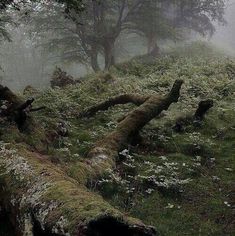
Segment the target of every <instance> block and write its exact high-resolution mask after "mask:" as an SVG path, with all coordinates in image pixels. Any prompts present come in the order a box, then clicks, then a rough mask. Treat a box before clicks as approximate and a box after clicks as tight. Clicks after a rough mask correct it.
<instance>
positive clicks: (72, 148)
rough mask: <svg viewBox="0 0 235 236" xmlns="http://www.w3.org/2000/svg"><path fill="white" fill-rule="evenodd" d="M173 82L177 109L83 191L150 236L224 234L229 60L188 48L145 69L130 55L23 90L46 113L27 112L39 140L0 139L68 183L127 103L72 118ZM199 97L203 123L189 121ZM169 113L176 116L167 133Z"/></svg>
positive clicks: (232, 88) (230, 160)
mask: <svg viewBox="0 0 235 236" xmlns="http://www.w3.org/2000/svg"><path fill="white" fill-rule="evenodd" d="M176 79H182V80H184V85H183V87H182V91H181V97H180V99H179V101H178V103H176V104H172V105H171V106H170V108H169V109H168V110H167V111H164V112H162V113H161V115H160V116H159V117H157V118H156V119H154V120H152V121H151V122H150V123H149V124H148V125H147V126H146V127H144V128H143V129H142V131H141V133H140V135H141V138H140V140H139V141H140V142H138V144H137V145H129V146H127V147H125V148H124V149H123V150H119V151H120V152H119V158H118V160H117V167H116V169H115V170H107V171H106V173H105V175H104V176H102V177H100V178H98V179H95V180H92V181H90V182H89V183H87V187H88V188H89V189H90V191H94V192H98V193H99V194H100V195H102V196H103V198H104V199H105V200H107V201H108V202H109V203H110V204H111V205H113V206H114V207H115V208H118V209H120V210H121V211H124V212H127V213H128V214H129V215H131V216H134V217H136V218H139V219H141V220H142V221H143V222H144V223H146V224H148V225H153V226H155V227H156V230H157V232H159V233H160V235H171V236H174V235H233V234H234V232H235V231H234V204H235V202H234V194H235V189H234V177H235V175H234V169H235V152H234V151H235V109H234V104H235V97H234V95H235V61H234V60H233V59H232V58H226V56H224V55H223V54H222V53H220V52H218V51H216V50H214V49H213V48H212V47H211V46H210V45H205V44H202V43H194V44H193V45H190V46H188V47H184V48H178V49H177V50H173V51H172V52H169V53H168V54H167V55H163V56H162V57H161V58H159V59H157V60H155V61H151V63H149V64H146V63H144V62H143V57H142V58H136V59H135V60H133V61H131V62H127V63H122V64H120V65H117V66H116V67H115V68H112V70H111V71H110V72H109V73H99V74H93V75H90V76H87V77H86V78H84V80H83V82H82V83H81V84H78V85H74V86H69V87H67V88H65V89H59V88H56V89H48V90H47V91H44V92H38V93H35V91H34V94H30V93H29V94H27V95H25V96H26V97H27V96H35V98H36V102H35V103H36V104H37V105H38V106H46V107H47V108H46V109H45V110H42V111H40V112H37V113H35V114H34V117H35V121H36V122H37V123H38V124H40V127H43V130H45V131H46V138H45V135H44V134H42V133H41V130H40V132H39V133H34V134H31V135H27V134H22V133H20V132H19V131H18V130H17V129H16V128H14V126H13V125H11V126H9V127H8V128H6V127H5V126H2V125H1V127H0V129H1V130H0V132H1V139H2V140H3V141H4V142H7V143H13V144H14V145H17V146H20V147H21V148H22V147H23V148H26V149H30V150H35V151H37V152H38V153H43V154H46V155H47V156H49V157H50V160H51V161H52V162H53V163H55V165H58V166H60V167H61V168H63V169H64V170H66V173H67V174H68V175H69V176H70V177H72V178H74V179H77V178H78V174H79V171H78V169H79V165H78V164H77V163H78V162H79V161H81V160H84V159H86V155H87V153H88V152H89V150H90V149H91V147H92V146H93V145H94V143H95V142H96V141H97V140H99V139H101V138H102V137H103V136H105V135H106V134H107V133H108V132H111V131H112V130H114V129H115V128H116V126H117V124H118V120H119V119H120V118H122V117H123V116H125V114H127V113H128V112H130V111H131V110H133V109H134V108H135V105H119V106H115V107H113V108H110V109H108V110H107V111H101V112H98V113H97V114H96V115H95V116H93V117H91V118H81V117H80V116H79V114H81V112H82V111H83V110H85V109H86V108H87V107H90V106H92V105H95V104H97V103H99V102H102V101H104V100H107V99H108V98H110V97H113V96H116V95H120V94H125V93H137V94H142V95H151V94H157V95H158V94H159V95H164V94H166V93H167V92H168V91H169V89H170V88H171V85H172V84H173V83H174V81H175V80H176ZM207 99H212V100H213V102H214V106H213V107H212V108H211V109H210V110H209V112H208V114H206V117H205V119H204V120H203V121H202V122H193V121H191V119H190V118H188V117H192V116H193V114H194V112H195V110H196V109H197V106H198V103H199V102H200V101H202V100H207ZM179 117H181V118H182V117H186V118H185V119H184V118H183V120H184V122H183V125H182V130H181V132H176V131H175V129H174V126H175V124H176V121H177V120H179ZM61 129H62V130H61ZM61 132H65V133H67V132H68V134H66V135H63V134H62V135H61V134H60V133H61ZM63 136H64V137H63ZM45 144H46V145H45Z"/></svg>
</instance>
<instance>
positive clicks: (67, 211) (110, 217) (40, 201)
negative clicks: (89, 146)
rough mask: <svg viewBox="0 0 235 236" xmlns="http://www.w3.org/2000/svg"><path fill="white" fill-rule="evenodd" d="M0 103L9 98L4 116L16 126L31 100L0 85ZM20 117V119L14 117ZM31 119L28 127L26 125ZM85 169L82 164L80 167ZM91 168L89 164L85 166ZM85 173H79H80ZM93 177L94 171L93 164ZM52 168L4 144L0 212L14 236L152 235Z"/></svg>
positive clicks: (33, 155) (0, 164) (0, 154)
mask: <svg viewBox="0 0 235 236" xmlns="http://www.w3.org/2000/svg"><path fill="white" fill-rule="evenodd" d="M0 91H1V93H0V100H1V101H3V100H4V101H5V100H7V101H8V103H9V106H8V108H7V110H6V114H1V115H4V116H7V117H9V118H10V119H13V120H14V121H15V122H16V124H17V125H18V123H17V121H18V113H21V112H26V111H25V109H29V111H36V110H40V109H41V108H35V109H33V108H31V107H30V108H29V105H31V103H32V100H28V101H26V102H24V101H22V100H21V99H20V98H19V97H18V96H16V95H15V94H14V93H13V92H12V91H11V90H9V89H8V88H7V87H2V86H0ZM15 117H16V118H15ZM28 122H29V120H28V117H27V116H26V118H25V119H24V125H26V124H28ZM81 164H82V165H84V163H81ZM87 167H88V166H87ZM79 171H81V170H79ZM89 171H90V172H91V173H93V172H95V171H96V168H95V169H94V170H92V167H90V166H89ZM86 181H87V175H86V173H84V172H82V171H81V172H80V176H77V181H76V180H74V179H72V178H69V177H68V176H67V175H66V174H65V172H64V171H63V170H61V169H60V168H58V167H56V166H54V165H53V164H52V163H51V162H50V161H49V158H48V157H46V156H43V155H40V154H38V153H37V152H31V151H28V150H26V148H25V147H23V146H16V147H14V148H13V146H12V144H4V143H3V142H1V143H0V208H4V212H7V213H8V217H9V218H10V220H11V223H12V226H13V227H14V229H15V230H16V236H28V235H34V236H39V235H40V236H43V235H47V236H50V235H52V236H57V235H58V236H63V235H65V236H69V235H77V236H101V235H102V236H109V235H114V236H118V235H130V236H153V235H155V230H154V229H153V228H152V227H147V226H145V225H144V224H143V223H142V222H141V221H139V220H137V219H134V218H131V217H128V216H127V215H126V214H124V213H121V212H120V211H118V210H117V209H115V208H113V207H112V206H110V205H109V204H108V203H107V202H106V201H104V199H103V198H102V197H101V196H99V195H98V194H96V193H93V192H91V191H89V190H88V189H87V188H86V186H85V184H84V183H86Z"/></svg>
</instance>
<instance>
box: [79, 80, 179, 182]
mask: <svg viewBox="0 0 235 236" xmlns="http://www.w3.org/2000/svg"><path fill="white" fill-rule="evenodd" d="M182 84H183V81H182V80H176V81H175V83H174V85H173V87H172V89H171V91H170V92H169V94H167V95H165V96H162V97H161V96H157V95H152V96H150V97H149V98H147V99H146V100H145V102H143V103H142V104H141V105H140V106H139V107H137V108H136V109H134V110H133V111H132V112H130V113H129V114H128V115H127V116H126V117H125V118H124V119H123V120H122V121H121V122H120V123H119V124H118V126H117V128H116V129H115V130H114V131H113V132H111V133H109V134H108V135H106V136H105V137H104V138H103V139H101V140H99V141H98V142H97V143H96V145H95V147H94V148H93V149H92V150H91V151H90V152H89V154H88V161H86V163H81V162H80V163H78V165H77V172H78V173H77V174H78V176H81V175H83V176H86V177H85V178H84V180H85V181H86V180H87V179H93V178H96V177H98V176H100V175H102V174H103V173H104V172H105V171H107V169H112V168H113V167H115V162H116V157H117V156H118V152H119V151H120V150H122V149H123V148H125V147H126V146H127V145H128V144H130V143H131V142H132V141H133V138H135V137H136V136H138V134H139V132H140V130H141V129H142V128H143V127H144V126H145V125H146V124H148V123H149V122H150V121H151V120H152V119H154V118H155V117H157V116H158V115H159V114H160V113H161V112H162V111H163V110H167V109H168V108H169V106H170V105H171V104H172V103H176V102H177V101H178V99H179V96H180V89H181V86H182ZM103 104H105V102H104V103H103Z"/></svg>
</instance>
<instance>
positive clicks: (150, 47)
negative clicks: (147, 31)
mask: <svg viewBox="0 0 235 236" xmlns="http://www.w3.org/2000/svg"><path fill="white" fill-rule="evenodd" d="M147 53H148V55H151V56H153V57H157V56H158V55H159V53H160V49H159V47H158V45H157V39H156V37H155V36H153V35H151V36H148V37H147Z"/></svg>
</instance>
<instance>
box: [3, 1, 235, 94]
mask: <svg viewBox="0 0 235 236" xmlns="http://www.w3.org/2000/svg"><path fill="white" fill-rule="evenodd" d="M234 13H235V0H230V1H229V2H228V3H227V6H226V11H225V17H224V18H225V20H226V21H227V24H226V25H223V24H216V32H215V33H214V35H213V36H212V37H209V36H206V37H201V36H199V35H198V34H192V35H190V37H189V38H188V39H187V40H185V41H181V40H178V41H177V42H176V41H175V42H174V41H171V42H169V41H167V40H159V42H158V43H159V45H161V47H162V48H164V47H165V48H170V47H176V46H177V45H180V44H182V42H183V43H189V42H192V41H195V40H203V41H209V42H211V43H213V44H214V45H216V46H217V47H219V48H221V49H223V50H224V51H225V52H226V53H228V55H230V56H234V55H235V41H234V38H235V14H234ZM20 14H21V16H20V17H19V13H10V15H11V17H12V18H13V19H14V21H15V25H14V24H9V25H8V26H7V30H8V31H9V33H10V35H11V41H10V42H8V41H6V40H5V41H3V42H1V44H0V45H1V46H0V54H1V59H0V65H1V72H0V79H1V83H2V84H4V85H6V86H8V87H10V88H11V89H13V90H23V89H24V88H25V86H27V85H32V86H34V87H35V88H40V89H43V88H46V87H48V86H49V84H50V78H51V76H52V74H53V71H54V70H55V68H56V67H60V68H62V69H63V70H65V71H66V72H68V74H70V75H72V76H73V77H74V78H75V79H76V78H79V77H82V76H84V75H86V74H89V73H93V70H92V69H91V68H90V66H86V65H84V64H81V63H79V62H78V61H76V60H74V61H71V60H70V61H66V60H61V57H60V56H59V55H58V54H57V53H56V50H54V51H53V53H52V52H49V51H50V47H48V45H47V46H45V45H46V44H47V41H48V38H52V39H53V37H54V36H55V35H54V34H56V33H55V32H53V33H47V34H45V35H42V36H40V37H38V36H37V37H36V36H35V35H34V33H33V31H32V27H36V28H37V27H38V26H37V23H35V22H37V20H36V21H35V22H33V21H32V20H31V19H30V17H31V16H30V17H29V18H27V16H26V17H25V19H24V17H23V21H22V12H21V13H20ZM61 17H62V18H61V25H63V24H64V25H66V24H67V22H66V21H67V20H66V19H64V16H63V12H61ZM19 19H20V21H22V22H23V23H22V22H21V23H19V22H18V21H19ZM40 20H43V19H40ZM56 20H58V19H56ZM35 24H36V26H35ZM56 24H57V23H56ZM32 25H33V26H32ZM31 31H32V33H31ZM47 37H48V38H47ZM55 44H56V43H55ZM58 50H59V49H58ZM145 53H146V41H145V40H144V39H143V38H141V37H140V36H138V35H136V34H135V33H133V34H128V35H125V34H120V36H119V37H118V39H117V42H116V44H115V54H116V57H117V59H116V62H122V61H126V60H129V59H131V58H133V57H134V56H136V55H143V54H145ZM99 62H100V63H101V65H103V64H104V61H103V58H101V57H100V58H99Z"/></svg>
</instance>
